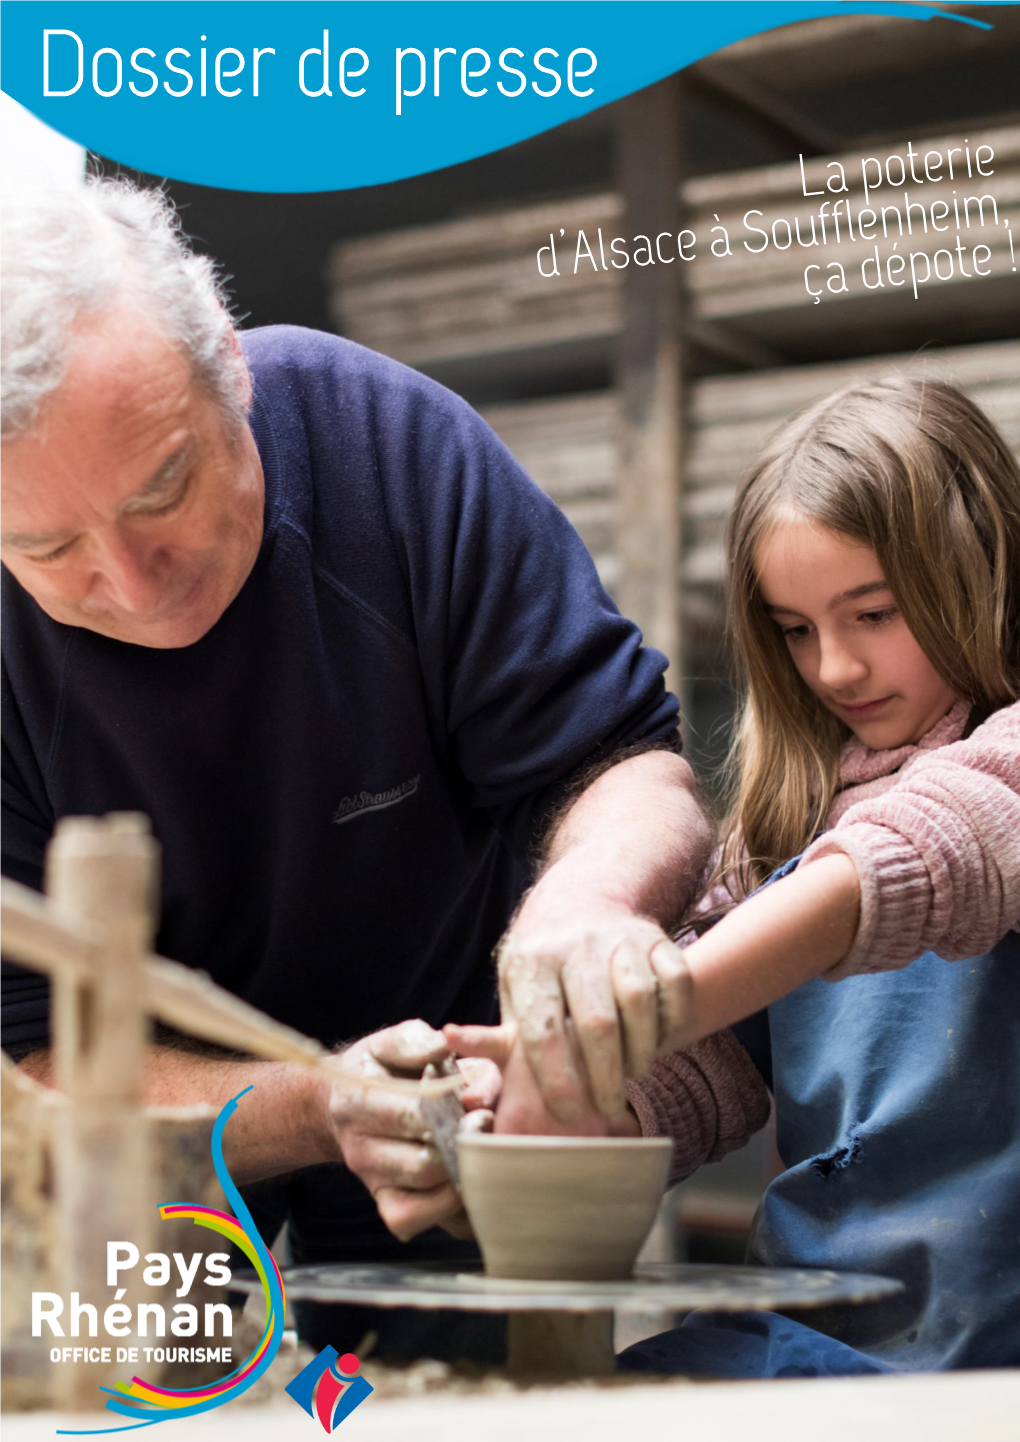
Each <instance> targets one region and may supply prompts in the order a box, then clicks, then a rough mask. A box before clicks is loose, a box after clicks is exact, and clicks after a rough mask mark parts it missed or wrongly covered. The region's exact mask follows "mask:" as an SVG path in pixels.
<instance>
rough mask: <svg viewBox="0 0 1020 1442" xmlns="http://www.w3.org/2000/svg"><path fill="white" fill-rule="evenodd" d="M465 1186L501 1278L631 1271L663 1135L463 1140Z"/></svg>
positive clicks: (655, 1194) (658, 1174) (657, 1183)
mask: <svg viewBox="0 0 1020 1442" xmlns="http://www.w3.org/2000/svg"><path fill="white" fill-rule="evenodd" d="M457 1150H458V1154H459V1159H460V1178H461V1190H462V1193H463V1197H464V1204H465V1206H466V1208H467V1212H468V1216H469V1217H470V1218H471V1225H472V1226H473V1227H474V1232H475V1236H476V1237H477V1238H478V1243H479V1246H480V1247H481V1249H482V1256H483V1257H484V1258H485V1270H486V1271H487V1272H488V1273H489V1274H490V1275H491V1276H494V1277H519V1278H531V1279H556V1280H561V1281H564V1280H569V1281H613V1280H617V1279H621V1278H625V1277H629V1276H630V1274H631V1272H632V1271H633V1268H634V1262H635V1260H636V1258H637V1254H638V1252H639V1251H640V1250H641V1247H642V1244H643V1242H644V1240H645V1237H646V1236H647V1235H648V1232H649V1230H650V1228H651V1225H652V1223H653V1221H654V1220H655V1214H656V1211H657V1209H658V1206H659V1202H660V1201H661V1200H662V1194H663V1191H664V1190H665V1186H666V1176H667V1173H668V1171H669V1163H670V1158H671V1156H672V1152H673V1143H672V1142H671V1141H670V1140H669V1139H668V1138H666V1137H529V1136H507V1135H502V1136H493V1135H486V1134H478V1135H470V1134H469V1135H465V1136H462V1137H460V1138H459V1139H458V1142H457Z"/></svg>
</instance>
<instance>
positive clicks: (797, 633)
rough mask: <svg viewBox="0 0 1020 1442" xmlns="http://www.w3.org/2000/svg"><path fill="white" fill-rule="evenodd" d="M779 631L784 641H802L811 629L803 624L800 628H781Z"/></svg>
mask: <svg viewBox="0 0 1020 1442" xmlns="http://www.w3.org/2000/svg"><path fill="white" fill-rule="evenodd" d="M779 629H780V631H781V632H782V635H783V638H784V640H787V641H802V640H803V639H804V637H805V636H806V635H808V633H809V632H810V630H811V627H810V626H807V625H805V624H804V623H803V622H802V623H801V624H800V625H799V626H780V628H779Z"/></svg>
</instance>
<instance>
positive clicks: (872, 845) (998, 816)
mask: <svg viewBox="0 0 1020 1442" xmlns="http://www.w3.org/2000/svg"><path fill="white" fill-rule="evenodd" d="M968 714H969V711H968V707H967V706H966V705H965V704H963V703H960V704H959V705H957V706H954V707H953V709H952V710H951V711H950V712H949V713H948V714H947V715H946V716H944V717H943V718H942V720H941V721H939V722H938V724H937V725H936V726H934V727H933V728H932V730H931V731H929V733H928V734H927V736H925V737H923V738H922V740H921V741H919V742H918V743H917V744H916V745H911V746H901V747H899V748H897V749H896V750H894V751H872V750H870V749H869V748H868V747H866V746H865V745H864V744H863V743H862V742H861V741H858V740H856V739H854V740H851V741H849V742H848V743H847V745H846V746H845V747H844V748H843V754H842V757H841V759H840V790H839V793H838V794H837V797H836V800H835V802H834V804H833V807H832V810H831V811H830V813H829V817H828V822H829V826H830V827H831V830H829V831H827V832H826V833H825V835H824V836H822V837H820V838H819V839H818V840H817V841H816V842H815V843H814V844H813V845H812V846H810V847H809V848H808V850H807V851H806V852H805V854H804V858H803V860H802V861H801V865H802V866H806V865H808V864H810V863H811V862H813V861H816V860H818V858H819V857H822V856H829V855H831V854H832V853H833V852H836V851H842V852H845V853H846V854H847V855H848V856H849V857H850V858H851V860H852V861H853V863H854V865H855V866H856V868H857V874H858V876H859V878H860V883H861V919H860V923H859V925H858V929H857V935H856V937H855V938H854V944H853V947H852V948H851V950H850V951H849V952H848V954H847V955H846V956H845V957H844V959H843V960H842V961H841V962H840V963H839V965H838V966H836V967H833V969H832V970H831V971H829V972H827V973H826V980H829V981H838V980H839V979H840V978H842V977H844V976H851V975H854V974H855V973H860V972H875V971H884V970H889V969H892V968H895V967H902V966H907V965H909V963H910V962H911V961H913V960H914V959H915V958H916V957H918V956H920V955H921V954H922V953H923V952H925V951H935V952H937V953H938V954H939V955H940V956H942V957H945V959H946V960H947V961H959V960H962V959H963V958H965V957H968V956H978V955H981V954H982V953H984V952H986V951H989V950H990V949H991V948H992V947H993V946H994V945H995V944H996V942H998V941H999V940H1001V938H1002V937H1003V936H1005V935H1006V933H1007V932H1008V931H1012V930H1014V929H1018V930H1020V702H1017V703H1014V704H1013V705H1012V706H1006V707H1004V708H1003V709H1002V710H1000V711H997V712H995V713H994V715H992V716H991V717H990V718H989V719H988V720H987V721H985V722H984V724H983V725H981V726H978V727H977V728H976V729H975V730H974V731H973V733H972V734H971V735H970V736H969V737H968V738H967V739H966V740H962V739H961V737H962V735H963V732H964V731H965V729H966V726H967V720H968ZM627 1096H628V1100H629V1101H630V1104H631V1106H632V1107H633V1108H634V1110H635V1112H636V1113H637V1115H638V1118H639V1120H640V1122H641V1130H642V1132H643V1133H644V1135H645V1136H669V1137H672V1138H673V1142H674V1147H675V1150H674V1157H673V1171H672V1175H671V1179H670V1181H671V1184H672V1183H673V1182H677V1181H680V1180H682V1178H683V1177H686V1176H690V1174H691V1173H692V1172H694V1171H696V1170H697V1168H698V1167H700V1166H701V1165H702V1164H703V1163H705V1162H712V1161H718V1160H719V1158H720V1157H723V1156H725V1155H726V1153H727V1152H730V1151H733V1150H735V1149H736V1148H737V1147H742V1146H743V1145H744V1144H745V1143H746V1141H747V1139H748V1138H749V1137H750V1136H751V1135H752V1133H753V1132H756V1131H757V1130H758V1129H759V1128H760V1127H762V1126H764V1124H765V1122H766V1120H767V1118H768V1112H769V1101H768V1094H767V1092H766V1090H765V1084H764V1082H763V1081H762V1079H761V1076H760V1075H759V1074H758V1070H757V1068H756V1067H755V1066H754V1063H753V1062H752V1061H751V1059H750V1057H749V1056H748V1055H747V1053H746V1052H745V1051H744V1049H743V1047H741V1046H740V1044H739V1042H738V1041H737V1040H736V1038H735V1037H734V1036H733V1034H732V1032H729V1031H723V1032H719V1033H717V1034H716V1035H715V1036H710V1037H706V1038H705V1039H704V1040H703V1041H700V1042H697V1043H696V1044H695V1045H694V1046H692V1047H688V1048H687V1049H686V1050H684V1051H682V1052H675V1053H673V1054H672V1055H670V1056H666V1057H662V1058H660V1059H659V1060H658V1061H657V1062H655V1063H654V1065H653V1067H652V1071H651V1074H650V1075H649V1076H648V1077H645V1078H644V1079H643V1080H641V1081H638V1082H628V1084H627Z"/></svg>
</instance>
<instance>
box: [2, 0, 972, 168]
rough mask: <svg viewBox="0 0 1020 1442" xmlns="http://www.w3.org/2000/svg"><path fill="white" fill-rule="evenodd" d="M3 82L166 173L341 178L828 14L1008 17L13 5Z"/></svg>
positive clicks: (120, 157) (458, 153) (720, 4)
mask: <svg viewBox="0 0 1020 1442" xmlns="http://www.w3.org/2000/svg"><path fill="white" fill-rule="evenodd" d="M2 10H3V25H4V46H3V62H2V71H0V83H2V86H3V89H4V90H5V91H6V92H7V94H8V95H11V96H13V97H14V98H15V99H16V100H18V101H20V102H21V104H22V105H24V106H26V107H27V108H28V109H29V110H31V111H33V112H34V113H35V114H36V115H37V116H39V117H40V119H42V120H44V121H45V122H46V124H48V125H50V126H52V127H53V128H54V129H55V130H59V131H60V132H62V133H63V134H64V135H67V136H69V137H71V138H72V139H73V140H76V141H78V142H80V143H81V144H83V145H85V146H87V147H88V148H89V149H90V150H94V151H96V152H98V153H99V154H101V155H104V156H107V157H109V158H111V159H113V160H116V161H118V162H120V163H121V164H124V165H128V166H133V167H135V168H137V169H139V170H145V171H149V172H152V173H154V174H157V175H162V176H167V177H170V178H174V179H178V180H188V181H194V182H198V183H200V184H204V185H215V186H222V187H227V188H234V189H240V190H260V191H311V190H340V189H348V188H351V187H354V186H361V185H375V184H379V183H380V182H383V181H390V180H398V179H400V178H402V177H404V176H409V175H417V174H421V173H423V172H425V171H429V170H436V169H439V168H440V167H443V166H447V165H453V164H455V163H457V162H458V161H462V160H468V159H471V158H472V157H474V156H478V155H484V154H487V153H488V152H490V151H493V150H499V149H502V148H503V147H504V146H507V145H512V144H514V143H515V142H516V141H519V140H523V139H525V138H527V137H528V136H531V135H536V134H538V133H539V132H541V131H544V130H548V129H550V128H552V127H553V126H556V125H561V124H562V123H563V122H564V121H566V120H571V119H574V118H575V117H577V116H579V115H583V114H584V113H585V112H587V111H590V110H594V109H596V108H598V107H599V106H601V105H606V104H608V103H609V102H610V101H613V100H618V99H619V98H620V97H621V96H623V95H627V94H629V93H631V92H632V91H635V90H640V89H642V88H643V87H644V86H646V85H650V84H652V83H653V82H654V81H656V80H660V79H662V78H663V76H665V75H669V74H672V73H673V72H674V71H676V70H679V69H682V68H683V67H684V66H686V65H690V64H691V63H693V62H694V61H696V60H698V59H700V58H701V57H703V56H705V55H709V54H711V53H712V52H713V51H716V50H719V49H721V48H722V47H723V46H726V45H731V44H733V42H734V41H737V40H741V39H743V38H744V37H746V36H748V35H753V34H756V33H759V32H761V31H763V30H768V29H772V28H774V27H776V26H779V25H788V24H790V23H792V22H794V21H798V20H807V19H813V18H817V17H818V16H824V15H836V14H839V15H846V14H847V13H854V14H869V15H897V16H905V17H908V18H910V19H911V20H913V21H916V22H918V23H928V24H935V25H970V26H977V27H979V28H982V29H990V28H992V26H993V24H994V19H995V14H994V6H993V5H989V6H988V7H987V12H988V14H987V19H984V20H974V19H972V18H967V17H960V16H956V15H953V14H952V13H951V12H948V11H945V10H936V9H932V8H930V7H927V6H923V5H916V4H912V3H911V4H906V3H904V4H896V3H887V4H883V3H853V0H850V3H847V0H832V3H802V0H602V3H574V0H544V3H527V0H525V3H521V0H490V3H484V4H483V3H456V0H435V3H432V0H421V3H406V0H395V3H378V0H375V3H373V0H343V3H334V0H262V3H258V4H237V3H223V0H213V3H209V4H201V5H196V4H193V3H180V0H176V3H170V0H151V3H148V0H147V3H134V0H124V3H120V0H17V3H15V0H6V3H5V4H3V6H2Z"/></svg>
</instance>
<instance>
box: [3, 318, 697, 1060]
mask: <svg viewBox="0 0 1020 1442" xmlns="http://www.w3.org/2000/svg"><path fill="white" fill-rule="evenodd" d="M243 340H244V346H245V353H246V355H247V358H248V363H249V366H250V368H251V372H252V376H253V379H254V387H255V401H254V407H253V411H252V417H251V424H252V429H253V432H254V435H255V439H256V442H257V444H258V449H259V453H260V455H261V458H262V465H263V468H264V471H265V480H266V510H265V535H264V539H263V542H262V546H261V550H260V552H259V555H258V559H257V561H256V563H255V566H254V568H253V570H252V573H251V575H250V576H249V578H248V580H247V581H246V583H245V585H244V587H243V588H242V590H241V592H240V594H239V595H238V597H237V599H236V600H235V601H234V602H233V604H232V605H231V606H230V607H229V608H228V610H227V611H226V612H225V613H224V615H223V616H222V617H221V618H220V620H219V621H218V622H217V623H216V625H215V626H214V627H213V628H212V630H211V631H209V632H208V634H207V635H206V636H204V637H203V638H202V640H200V641H198V642H196V643H195V644H194V645H192V646H187V647H184V648H181V649H178V650H154V649H150V648H146V647H142V646H135V645H129V644H126V643H124V642H121V641H114V640H109V639H107V638H106V637H104V636H99V635H96V634H94V633H93V632H91V631H88V630H83V629H80V628H77V627H69V626H64V625H60V624H58V623H57V622H54V621H52V620H50V619H49V618H48V617H47V616H46V615H45V614H44V613H43V612H42V610H41V609H40V608H39V607H38V606H37V605H36V603H35V602H34V601H33V600H32V599H31V598H30V597H29V596H28V595H27V593H26V592H25V591H24V590H23V589H22V588H21V587H20V586H19V585H18V583H17V582H16V581H14V579H13V578H12V577H11V576H10V575H9V574H8V573H7V572H6V571H5V573H4V577H3V588H4V589H3V599H4V638H3V662H4V696H3V707H4V711H3V722H4V728H3V870H4V872H5V874H7V875H9V876H13V877H15V878H17V879H18V880H20V881H23V882H26V883H27V884H28V885H30V886H34V887H39V886H40V885H41V868H42V860H43V850H44V847H45V844H46V841H47V839H48V837H49V835H50V833H51V831H52V829H53V826H54V823H55V821H56V820H57V818H58V817H60V816H63V815H67V814H81V813H102V812H106V811H112V810H118V811H123V810H137V811H143V812H145V813H147V814H148V815H149V816H150V817H151V818H152V822H153V828H154V831H155V834H156V836H157V837H158V839H159V841H160V842H161V843H162V848H163V899H162V912H161V920H160V927H159V934H158V940H157V945H158V949H159V950H160V951H161V952H162V953H163V954H164V955H166V956H170V957H173V958H175V959H176V960H179V961H182V962H185V963H187V964H188V965H189V966H194V967H200V968H201V969H202V970H204V971H206V972H208V973H209V975H210V976H212V977H213V978H214V979H215V980H216V981H218V982H219V983H221V985H223V986H225V987H227V988H228V989H229V990H231V991H232V992H234V993H236V994H237V995H238V996H241V997H244V999H245V1000H247V1001H249V1002H252V1003H253V1004H254V1005H256V1006H258V1007H261V1008H262V1009H263V1010H265V1011H266V1012H268V1013H269V1015H270V1016H273V1017H276V1018H277V1019H278V1020H280V1021H283V1022H287V1023H289V1024H290V1025H292V1026H295V1027H298V1028H299V1029H300V1030H301V1031H303V1032H305V1033H307V1034H308V1035H310V1036H314V1037H316V1038H318V1039H319V1040H320V1041H322V1042H324V1043H325V1044H326V1045H332V1044H334V1043H337V1042H340V1041H343V1040H345V1039H349V1038H353V1037H356V1036H358V1035H361V1034H364V1033H366V1032H369V1031H372V1030H375V1029H377V1028H378V1027H381V1026H384V1025H388V1024H390V1023H392V1022H395V1021H399V1020H402V1019H403V1018H405V1017H412V1016H421V1017H424V1018H425V1019H426V1020H427V1021H429V1022H431V1023H433V1024H434V1025H439V1024H441V1023H442V1022H444V1021H446V1020H450V1019H455V1020H459V1021H470V1020H476V1021H486V1020H490V1019H492V1017H493V1012H494V1003H495V992H494V977H493V969H492V963H491V959H490V953H491V950H492V947H493V945H494V944H495V942H496V941H497V939H498V937H499V934H500V932H501V930H502V929H503V928H504V926H505V925H506V922H507V920H508V917H509V915H510V913H511V911H512V908H513V906H514V904H515V901H516V900H517V898H518V896H519V895H520V892H521V890H522V887H523V885H524V884H525V881H526V866H527V861H526V858H527V849H528V846H529V844H530V842H531V841H532V839H533V837H534V833H535V831H536V828H537V827H538V826H539V825H540V824H541V820H542V817H543V815H544V814H545V812H546V809H547V807H548V805H549V803H550V800H551V799H552V798H555V796H556V794H557V789H558V787H559V786H561V785H562V782H563V780H564V778H565V777H566V776H568V775H569V774H570V773H571V772H572V771H573V770H575V769H576V768H577V767H578V766H579V765H580V764H582V763H584V762H585V761H586V760H588V759H589V758H592V757H596V756H598V755H600V754H605V753H607V752H608V751H610V750H612V749H613V748H615V747H617V746H620V745H624V744H628V743H633V742H636V741H644V740H655V739H669V738H671V737H675V735H676V725H677V705H676V702H675V700H674V698H673V697H672V696H670V695H668V693H667V692H666V691H665V688H664V683H663V679H662V673H663V670H664V665H665V662H664V658H663V657H662V656H661V655H660V654H659V653H657V652H655V651H650V650H648V649H645V648H643V647H642V645H641V637H640V634H639V633H638V631H637V630H636V628H635V627H634V626H633V625H632V624H631V623H630V622H629V621H626V620H624V619H623V618H622V617H621V616H620V615H619V613H618V611H617V610H616V608H615V607H614V605H613V604H612V602H611V601H610V600H609V598H608V597H607V595H606V594H605V592H604V591H603V589H602V587H601V586H600V584H599V581H598V578H597V576H596V573H595V569H594V567H593V565H592V562H591V560H590V558H589V557H588V555H587V553H586V551H585V550H584V547H583V546H582V544H581V542H580V540H579V539H578V537H577V535H576V534H575V533H574V531H573V530H572V529H571V527H570V526H569V525H568V523H567V522H566V520H565V519H564V518H563V516H562V515H561V514H560V512H559V511H557V509H556V508H555V507H554V506H553V505H552V503H551V502H550V501H549V500H548V499H547V498H546V497H545V496H544V495H543V494H542V492H541V491H540V490H539V489H538V488H537V487H536V486H535V485H534V484H533V483H532V482H531V481H530V480H529V479H528V478H527V477H526V476H525V475H524V473H523V472H522V471H521V469H520V467H519V466H518V465H517V464H516V462H515V461H514V460H513V458H512V457H511V456H510V454H509V453H508V452H507V451H506V449H505V448H504V447H503V446H502V444H501V443H500V442H499V440H498V439H497V438H496V437H495V436H494V434H493V433H492V431H491V430H490V429H489V428H488V427H487V426H486V425H485V423H484V422H483V421H482V420H481V419H480V418H479V417H478V416H477V415H476V414H475V413H474V412H473V411H472V410H471V409H470V408H469V407H468V406H467V405H465V404H464V403H463V402H462V401H461V400H459V399H458V398H457V397H455V396H453V395H451V394H450V393H449V392H448V391H446V390H444V389H443V388H441V387H440V386H437V385H435V384H434V383H433V382H431V381H428V380H426V379H424V378H423V377H421V376H419V375H417V374H416V373H414V372H413V371H410V370H407V369H405V368H404V367H402V366H399V365H397V364H395V363H394V362H392V361H389V360H386V359H384V358H383V357H381V356H378V355H375V354H373V353H372V352H370V351H366V350H363V349H361V348H360V347H358V346H355V345H352V344H350V343H349V342H346V341H343V340H340V339H337V338H336V337H333V336H328V335H323V334H318V333H316V332H311V331H304V330H299V329H293V328H290V327H273V328H270V329H266V330H256V331H252V332H250V333H248V334H247V335H245V336H244V337H243ZM4 971H5V977H4V993H3V1044H4V1046H6V1047H11V1048H13V1049H16V1050H17V1051H18V1052H24V1051H25V1050H26V1049H28V1048H29V1047H31V1046H34V1045H44V1044H45V1043H46V1041H47V1038H48V1028H47V1011H48V1002H47V988H46V984H45V982H44V981H43V980H42V978H40V977H37V976H35V975H34V974H29V973H27V972H23V971H20V970H19V969H18V968H13V967H10V966H9V965H8V964H6V963H5V966H4Z"/></svg>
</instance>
